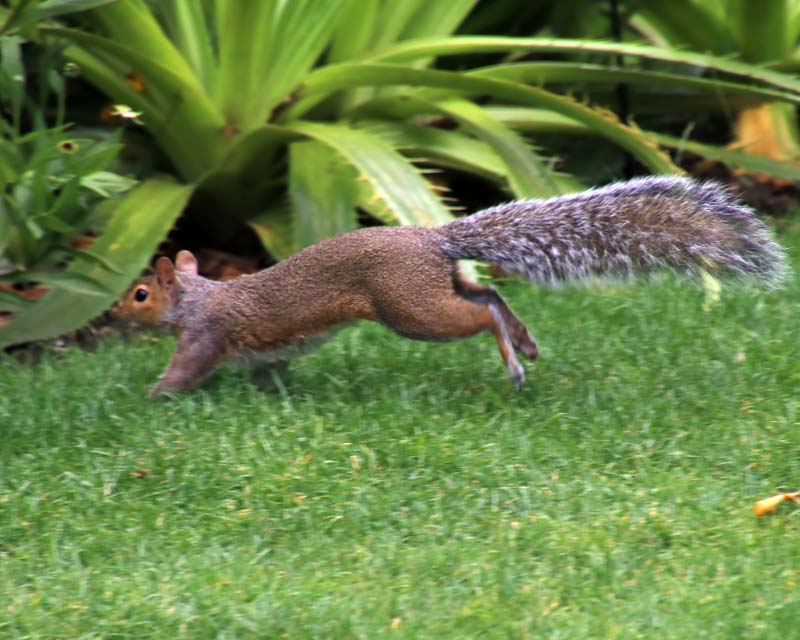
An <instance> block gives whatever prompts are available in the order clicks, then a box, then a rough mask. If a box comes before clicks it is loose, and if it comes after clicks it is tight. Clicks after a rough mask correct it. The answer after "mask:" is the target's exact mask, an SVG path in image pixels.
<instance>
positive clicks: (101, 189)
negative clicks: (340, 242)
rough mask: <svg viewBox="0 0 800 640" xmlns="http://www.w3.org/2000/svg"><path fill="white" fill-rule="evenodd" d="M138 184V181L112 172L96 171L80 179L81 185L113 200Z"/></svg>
mask: <svg viewBox="0 0 800 640" xmlns="http://www.w3.org/2000/svg"><path fill="white" fill-rule="evenodd" d="M135 184H136V180H133V179H132V178H126V177H125V176H121V175H119V174H118V173H112V172H111V171H95V172H94V173H90V174H89V175H88V176H83V177H82V178H81V179H80V185H81V186H82V187H83V188H84V189H89V190H90V191H94V192H95V193H97V194H99V195H101V196H103V197H104V198H111V197H112V196H115V195H118V194H120V193H124V192H125V191H128V190H129V189H131V188H132V187H133V186H134V185H135Z"/></svg>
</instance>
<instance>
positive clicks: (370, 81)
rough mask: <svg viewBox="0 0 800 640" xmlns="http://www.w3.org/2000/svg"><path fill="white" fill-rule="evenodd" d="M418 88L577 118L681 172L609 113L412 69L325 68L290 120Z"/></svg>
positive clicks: (516, 88) (529, 91)
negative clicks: (375, 93) (363, 95)
mask: <svg viewBox="0 0 800 640" xmlns="http://www.w3.org/2000/svg"><path fill="white" fill-rule="evenodd" d="M380 85H413V86H416V87H421V86H427V87H431V88H437V89H449V90H456V91H459V92H463V93H465V94H474V95H489V96H492V97H493V98H497V99H500V100H502V101H503V102H510V103H512V104H526V105H528V106H535V107H540V108H546V109H551V110H553V111H556V112H558V113H561V114H563V115H565V116H568V117H570V118H573V119H575V120H577V121H579V122H581V123H583V124H585V125H586V126H587V127H589V128H590V129H592V130H593V131H594V132H596V133H598V134H599V135H602V136H604V137H606V138H608V139H609V140H611V141H612V142H615V143H616V144H618V145H620V146H621V147H623V148H624V149H626V150H627V151H629V152H630V153H631V154H632V155H634V156H635V157H636V158H637V159H639V160H640V161H641V162H642V163H643V164H644V165H646V166H647V167H648V168H649V169H650V170H651V171H652V172H653V173H681V172H682V171H681V169H680V168H678V167H676V166H675V165H674V164H673V163H672V161H671V160H670V159H669V157H668V156H667V155H666V154H665V153H663V152H662V151H661V150H660V149H659V148H658V146H657V145H656V144H654V143H653V142H652V141H651V140H648V139H647V138H646V137H644V136H642V135H641V134H640V133H639V132H638V131H637V130H635V129H633V128H632V127H627V126H625V125H623V124H622V123H620V122H619V120H618V118H617V117H616V116H615V115H614V114H613V113H610V112H608V111H604V110H600V109H592V108H590V107H587V106H586V105H584V104H581V103H579V102H577V101H575V100H573V99H571V98H568V97H565V96H560V95H556V94H554V93H551V92H549V91H545V90H543V89H539V88H536V87H527V86H524V85H520V84H518V83H514V82H507V81H503V80H494V79H489V78H480V77H476V76H470V75H464V74H459V73H454V72H449V71H434V70H430V69H409V68H408V67H405V66H402V65H386V64H377V65H372V64H341V65H334V66H331V67H327V68H323V69H319V70H318V71H316V72H314V73H312V74H310V75H309V77H308V79H307V80H306V83H305V85H304V88H303V90H302V91H301V92H300V95H299V96H298V98H299V100H298V102H297V104H296V105H295V106H294V107H290V108H289V109H287V111H286V112H285V113H284V116H285V117H286V118H287V119H290V118H292V117H299V115H300V114H302V113H303V112H304V111H305V110H307V109H309V108H311V106H313V104H314V103H315V100H316V99H317V96H318V95H323V96H324V95H329V94H330V93H331V92H332V91H336V90H337V89H339V88H344V87H352V86H380Z"/></svg>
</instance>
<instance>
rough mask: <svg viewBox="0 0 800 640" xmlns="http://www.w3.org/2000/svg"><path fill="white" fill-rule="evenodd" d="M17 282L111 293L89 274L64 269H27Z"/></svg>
mask: <svg viewBox="0 0 800 640" xmlns="http://www.w3.org/2000/svg"><path fill="white" fill-rule="evenodd" d="M17 282H31V283H33V282H35V283H39V284H46V285H50V286H51V287H54V288H56V289H63V290H64V291H69V292H72V293H78V294H83V295H87V296H109V295H112V294H111V291H109V290H108V289H107V288H106V287H105V286H104V285H103V284H101V283H100V282H99V281H98V280H95V279H94V278H92V277H91V276H87V275H84V274H82V273H75V272H70V271H68V270H65V271H29V272H26V273H25V274H22V275H21V276H19V277H18V279H17Z"/></svg>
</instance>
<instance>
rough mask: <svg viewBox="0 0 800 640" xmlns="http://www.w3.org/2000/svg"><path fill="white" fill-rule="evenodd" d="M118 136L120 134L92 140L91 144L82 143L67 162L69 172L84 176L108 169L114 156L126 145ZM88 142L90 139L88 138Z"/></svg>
mask: <svg viewBox="0 0 800 640" xmlns="http://www.w3.org/2000/svg"><path fill="white" fill-rule="evenodd" d="M117 138H119V136H114V137H113V138H112V139H109V140H103V141H102V142H98V143H94V144H92V143H91V142H90V143H89V145H84V144H81V148H80V149H79V151H78V153H77V154H76V155H75V156H74V157H72V158H70V159H69V161H68V163H67V168H68V170H69V172H70V173H74V174H76V175H79V176H83V175H86V174H89V173H93V172H95V171H102V170H104V169H106V168H107V167H108V165H109V164H111V162H112V161H113V160H114V158H116V157H117V156H118V155H119V152H120V151H122V148H123V146H124V145H123V144H121V143H120V142H118V141H117ZM81 142H83V141H81ZM86 142H89V141H88V140H87V141H86Z"/></svg>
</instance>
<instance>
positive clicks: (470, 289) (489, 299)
mask: <svg viewBox="0 0 800 640" xmlns="http://www.w3.org/2000/svg"><path fill="white" fill-rule="evenodd" d="M454 286H455V290H456V293H458V295H460V296H461V297H463V298H466V299H467V300H470V301H471V302H476V303H478V304H485V305H488V306H489V308H490V309H491V310H492V315H493V316H494V318H495V322H496V323H497V324H498V325H500V326H501V327H502V328H503V329H504V330H505V332H506V333H507V334H508V338H509V340H511V343H512V344H513V345H514V348H515V349H519V350H520V351H521V352H522V355H524V356H525V357H526V358H528V360H536V358H538V357H539V347H538V346H537V345H536V340H535V339H534V337H533V336H532V335H531V332H530V331H528V327H526V326H525V323H524V322H522V320H520V319H519V318H518V317H517V316H516V315H515V314H514V312H513V311H512V310H511V307H509V306H508V303H506V301H505V300H503V297H502V296H501V295H500V294H499V293H497V291H496V290H495V289H493V288H492V287H482V286H480V285H477V284H474V283H472V282H469V281H468V280H464V279H462V278H461V276H460V275H458V274H456V276H455V278H454Z"/></svg>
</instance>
